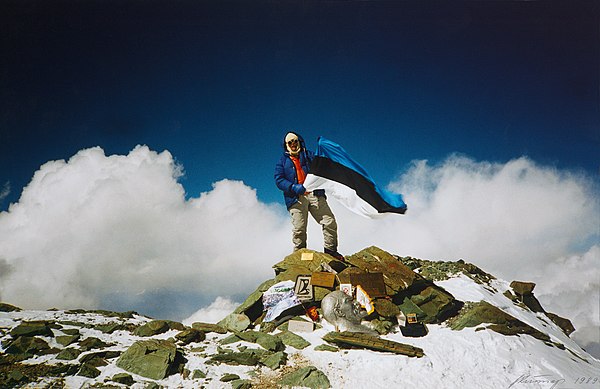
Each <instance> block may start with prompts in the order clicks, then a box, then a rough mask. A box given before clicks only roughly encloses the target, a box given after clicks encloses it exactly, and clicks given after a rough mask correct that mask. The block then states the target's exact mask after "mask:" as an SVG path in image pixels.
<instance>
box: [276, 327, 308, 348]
mask: <svg viewBox="0 0 600 389" xmlns="http://www.w3.org/2000/svg"><path fill="white" fill-rule="evenodd" d="M275 336H276V337H278V338H279V339H281V341H282V342H283V344H285V345H286V346H291V347H294V348H295V349H298V350H302V349H305V348H306V347H308V346H310V342H308V341H307V340H306V339H304V338H303V337H301V336H300V335H297V334H295V333H293V332H290V331H281V332H280V333H278V334H277V335H275Z"/></svg>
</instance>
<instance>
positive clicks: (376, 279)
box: [350, 273, 387, 298]
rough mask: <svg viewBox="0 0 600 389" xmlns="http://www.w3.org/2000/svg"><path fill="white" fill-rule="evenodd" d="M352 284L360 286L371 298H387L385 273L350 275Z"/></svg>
mask: <svg viewBox="0 0 600 389" xmlns="http://www.w3.org/2000/svg"><path fill="white" fill-rule="evenodd" d="M350 283H351V284H352V285H354V286H356V285H360V286H361V287H362V288H363V290H364V291H365V292H367V294H368V295H369V296H370V297H371V298H377V297H385V296H387V294H386V292H385V282H384V281H383V273H362V274H350Z"/></svg>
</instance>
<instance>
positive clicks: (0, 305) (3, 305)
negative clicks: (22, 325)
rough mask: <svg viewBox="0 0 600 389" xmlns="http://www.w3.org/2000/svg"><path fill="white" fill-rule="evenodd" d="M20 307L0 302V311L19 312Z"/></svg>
mask: <svg viewBox="0 0 600 389" xmlns="http://www.w3.org/2000/svg"><path fill="white" fill-rule="evenodd" d="M20 311H21V308H19V307H15V306H14V305H10V304H7V303H0V312H20Z"/></svg>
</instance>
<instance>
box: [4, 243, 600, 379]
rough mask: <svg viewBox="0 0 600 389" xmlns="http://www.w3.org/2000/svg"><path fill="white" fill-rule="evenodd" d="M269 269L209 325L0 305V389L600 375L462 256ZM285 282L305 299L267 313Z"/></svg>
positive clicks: (513, 294) (359, 258)
mask: <svg viewBox="0 0 600 389" xmlns="http://www.w3.org/2000/svg"><path fill="white" fill-rule="evenodd" d="M273 270H274V274H273V278H271V279H268V280H265V281H264V282H263V283H261V284H260V285H258V286H257V287H256V289H255V290H254V291H253V292H251V293H249V295H248V297H247V299H246V300H245V301H243V302H242V303H241V304H240V305H239V306H238V307H237V308H236V309H235V310H234V312H231V314H229V315H228V316H227V317H225V318H223V320H221V321H220V322H218V323H204V322H196V323H193V324H192V325H190V326H186V325H184V324H182V323H179V322H176V321H171V320H166V319H152V318H149V317H145V316H143V315H140V314H138V313H136V312H133V311H130V312H110V311H104V310H94V311H89V310H56V309H52V310H48V311H32V310H23V309H20V308H19V307H16V306H14V305H11V304H9V303H0V350H1V354H0V387H2V388H21V387H30V388H58V387H61V388H62V387H66V388H84V387H85V388H88V387H89V388H91V387H98V388H107V387H108V388H125V387H133V388H161V387H162V388H170V387H173V388H202V387H205V388H283V387H307V388H356V387H383V386H389V387H401V386H409V387H411V386H414V387H485V388H508V387H511V388H523V389H525V388H529V387H536V388H546V387H553V388H561V387H563V388H567V387H574V386H576V387H578V388H587V387H590V388H591V387H594V386H593V384H594V379H596V381H595V382H596V383H598V382H599V378H598V377H597V372H598V371H600V361H598V360H597V359H595V358H593V357H592V356H590V355H589V354H587V353H586V352H585V351H584V350H582V349H581V348H580V347H579V346H578V345H577V344H576V343H575V342H573V341H572V340H571V339H570V338H569V335H570V334H571V333H572V332H573V331H574V330H575V329H574V328H573V325H572V323H571V322H570V320H569V319H568V318H565V317H561V316H559V315H558V314H556V313H549V312H546V311H545V309H544V308H543V307H542V306H541V304H540V302H539V301H538V300H537V299H536V298H535V296H534V294H533V290H534V288H535V284H533V283H531V282H527V281H513V282H510V283H509V282H507V281H503V280H499V279H496V278H495V277H494V276H493V275H491V274H488V273H486V272H485V271H483V270H482V269H480V268H478V267H477V266H475V265H473V264H470V263H467V262H465V261H463V260H458V261H455V262H436V261H429V260H422V259H417V258H412V257H400V256H397V255H393V254H390V253H388V252H386V251H384V250H382V249H380V248H377V247H369V248H366V249H364V250H362V251H360V252H358V253H355V254H353V255H349V256H348V257H346V258H345V260H344V261H339V260H337V259H335V258H333V257H331V256H329V255H326V254H323V253H320V252H315V251H311V250H307V249H303V250H300V251H298V252H295V253H293V254H291V255H288V256H287V257H285V258H283V259H282V260H279V261H274V265H273ZM286 282H287V283H288V284H285V283H286ZM282 283H284V284H285V285H293V286H294V288H295V289H294V294H293V296H295V297H300V298H301V300H302V302H301V304H291V305H290V306H286V307H285V309H283V310H282V311H281V312H278V313H277V314H276V315H275V316H274V317H273V318H271V317H270V316H268V314H269V311H270V310H271V309H273V308H272V305H270V304H271V303H270V302H269V303H266V302H267V301H269V298H270V297H269V296H271V293H272V290H273V288H274V287H277V286H278V285H282ZM336 291H337V292H336ZM340 291H342V292H344V293H341V292H340ZM334 292H335V293H334ZM340 296H343V297H340ZM324 299H325V300H327V299H329V300H331V301H333V303H331V304H333V305H331V304H329V305H331V306H332V307H333V308H331V307H329V305H327V304H325V302H324ZM332 299H333V300H332ZM321 302H324V304H323V306H321ZM338 303H339V304H346V305H347V306H346V308H347V309H349V310H350V311H352V312H351V313H352V314H356V315H355V316H352V317H358V318H359V319H358V320H359V322H358V323H354V324H353V325H351V326H348V328H342V327H341V326H339V323H337V322H335V323H334V322H328V321H327V320H325V318H324V317H325V316H327V317H328V320H332V321H334V320H333V319H331V317H335V318H338V317H341V318H342V319H347V318H348V317H350V316H348V315H347V316H344V309H346V308H344V306H342V305H340V306H338V305H336V304H338ZM265 304H267V305H265ZM324 309H332V310H333V311H332V312H333V313H331V312H324V311H323V310H324ZM324 314H328V315H324ZM332 315H333V316H332ZM267 319H271V320H267ZM588 384H589V385H588Z"/></svg>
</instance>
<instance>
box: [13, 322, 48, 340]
mask: <svg viewBox="0 0 600 389" xmlns="http://www.w3.org/2000/svg"><path fill="white" fill-rule="evenodd" d="M36 335H39V336H50V337H52V336H54V333H53V332H52V329H51V328H50V326H49V324H48V323H47V322H44V321H32V322H27V321H24V322H22V323H21V324H19V325H18V326H16V327H15V328H13V329H12V330H11V331H10V336H12V337H13V338H18V337H19V336H36Z"/></svg>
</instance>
